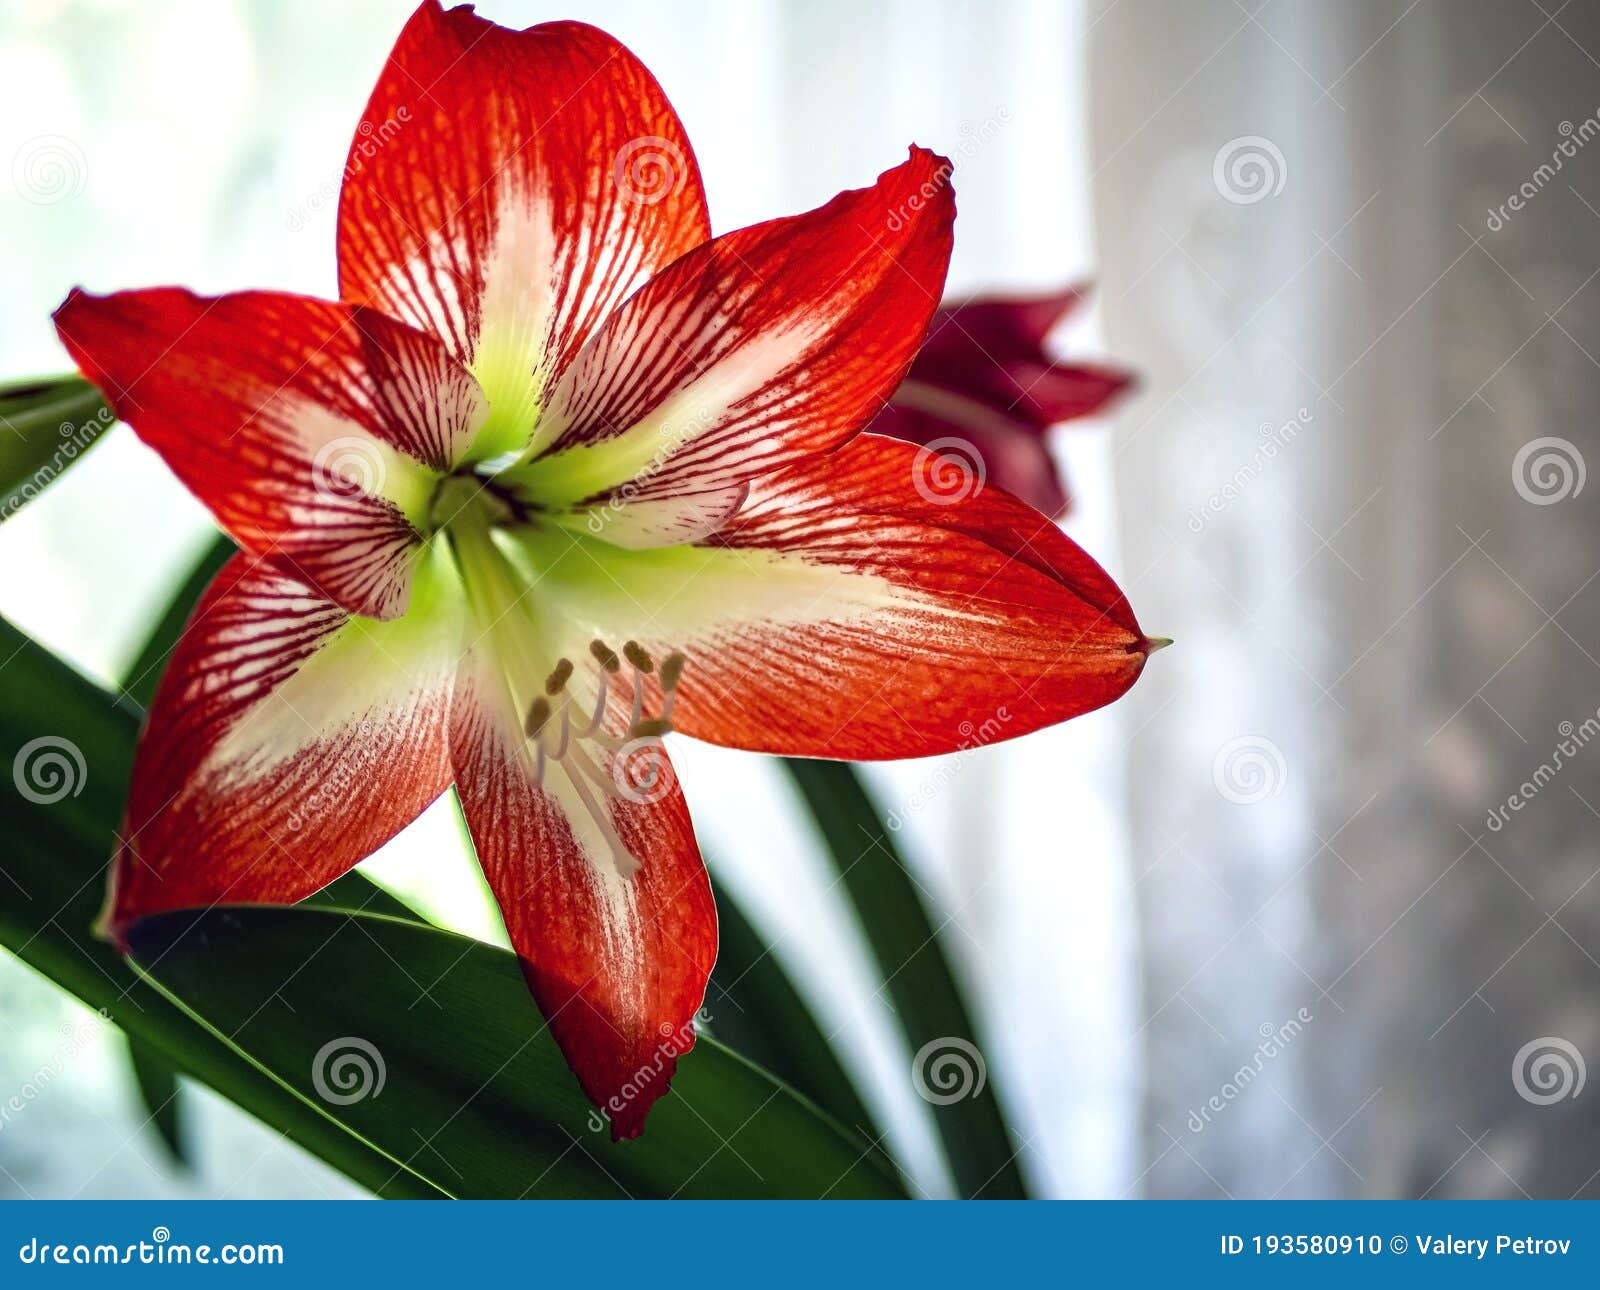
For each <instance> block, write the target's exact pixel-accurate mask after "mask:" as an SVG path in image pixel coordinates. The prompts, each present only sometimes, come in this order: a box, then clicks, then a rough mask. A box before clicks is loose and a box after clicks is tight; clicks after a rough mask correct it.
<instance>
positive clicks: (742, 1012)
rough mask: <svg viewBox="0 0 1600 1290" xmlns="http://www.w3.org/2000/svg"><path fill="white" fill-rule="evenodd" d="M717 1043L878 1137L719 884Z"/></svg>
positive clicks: (820, 1037)
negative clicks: (727, 1047)
mask: <svg viewBox="0 0 1600 1290" xmlns="http://www.w3.org/2000/svg"><path fill="white" fill-rule="evenodd" d="M706 1003H707V1007H708V1008H709V1009H710V1011H711V1024H712V1025H713V1026H715V1027H716V1034H717V1038H718V1039H719V1040H721V1041H722V1042H723V1043H725V1044H727V1045H728V1046H729V1047H731V1048H733V1049H734V1050H735V1051H737V1052H740V1053H743V1054H744V1055H745V1056H746V1057H748V1058H749V1059H750V1060H751V1061H753V1062H756V1063H758V1064H760V1065H762V1066H764V1067H766V1069H768V1070H769V1071H771V1072H772V1073H773V1074H774V1075H776V1076H778V1078H779V1079H782V1080H784V1081H786V1082H787V1083H789V1084H790V1085H792V1086H793V1087H795V1088H797V1089H799V1090H801V1091H802V1092H803V1093H806V1094H807V1095H808V1096H810V1097H811V1098H812V1099H813V1100H814V1101H815V1102H816V1103H817V1104H818V1105H819V1106H821V1107H822V1108H823V1109H824V1110H825V1111H827V1112H829V1113H830V1114H831V1115H832V1116H833V1117H834V1118H835V1119H837V1120H839V1121H840V1122H842V1123H844V1124H847V1125H850V1126H851V1127H852V1128H854V1129H856V1130H857V1131H858V1132H860V1133H862V1134H863V1135H865V1136H867V1137H869V1138H871V1139H872V1140H873V1141H877V1140H878V1138H879V1137H880V1133H879V1130H878V1128H877V1126H876V1125H875V1124H874V1123H873V1119H872V1116H871V1115H870V1114H869V1113H868V1111H867V1108H866V1104H865V1103H864V1102H862V1100H861V1095H860V1094H859V1093H858V1092H857V1091H856V1087H855V1085H854V1083H852V1082H851V1079H850V1076H849V1075H848V1074H847V1073H846V1072H845V1069H844V1067H843V1066H842V1065H840V1063H839V1059H838V1057H836V1056H835V1055H834V1051H833V1045H832V1044H830V1043H829V1042H828V1039H827V1037H826V1036H825V1035H824V1034H823V1033H822V1028H821V1027H820V1026H818V1025H817V1023H816V1020H815V1019H814V1018H813V1017H812V1015H811V1010H810V1009H809V1008H807V1007H806V1004H805V1001H804V1000H803V999H802V998H801V997H800V993H799V991H798V990H796V989H795V987H794V985H793V984H792V983H791V982H790V980H789V977H788V975H787V974H786V973H785V972H784V970H783V968H782V966H781V965H780V964H779V962H778V960H777V958H776V956H775V954H774V951H773V950H772V949H771V948H770V947H769V946H768V945H767V944H766V942H765V941H764V940H763V939H762V938H761V936H760V935H759V934H758V933H757V932H756V930H755V928H754V927H752V926H751V925H750V921H749V919H747V918H746V917H745V914H744V911H743V910H742V909H740V908H739V906H738V904H737V902H735V901H734V900H733V898H732V897H730V896H729V895H728V893H727V891H726V890H725V889H724V888H723V887H722V886H721V885H718V887H717V966H716V969H715V970H714V971H713V972H712V973H711V988H710V989H709V990H708V991H707V994H706Z"/></svg>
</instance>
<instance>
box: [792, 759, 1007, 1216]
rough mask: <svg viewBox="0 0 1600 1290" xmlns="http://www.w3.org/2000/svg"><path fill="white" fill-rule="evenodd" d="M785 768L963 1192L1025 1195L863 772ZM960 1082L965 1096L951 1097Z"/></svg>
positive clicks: (941, 958)
mask: <svg viewBox="0 0 1600 1290" xmlns="http://www.w3.org/2000/svg"><path fill="white" fill-rule="evenodd" d="M784 766H785V767H786V768H787V770H788V772H789V775H790V777H791V778H792V779H793V780H794V783H795V785H796V787H797V788H799V790H800V794H801V796H802V797H803V798H804V800H805V803H806V806H807V807H808V808H809V810H810V813H811V817H812V819H813V820H814V821H815V823H816V826H817V829H818V831H819V833H820V834H821V836H822V839H823V841H824V843H825V844H826V850H827V852H828V854H829V856H830V857H831V858H832V860H833V863H834V867H835V868H836V869H837V870H838V872H839V877H840V878H841V879H842V880H843V884H844V888H845V891H846V892H847V893H848V895H849V897H850V902H851V904H852V905H853V906H854V908H855V912H856V917H857V919H858V921H859V922H860V924H861V929H862V931H863V932H864V933H865V934H866V937H867V943H868V944H869V946H870V947H871V949H872V955H873V958H874V959H875V960H876V961H877V964H878V970H879V971H880V972H882V973H883V977H884V988H886V989H887V990H888V992H889V999H890V1001H891V1002H892V1003H893V1005H894V1009H895V1013H896V1014H897V1015H898V1017H899V1019H900V1027H901V1029H902V1031H903V1032H904V1034H905V1037H906V1042H907V1044H908V1045H909V1046H910V1048H909V1051H910V1053H911V1054H913V1056H912V1059H911V1060H912V1065H913V1067H914V1068H920V1074H921V1075H922V1077H923V1079H924V1082H925V1083H924V1087H925V1088H926V1089H927V1090H928V1091H931V1092H932V1093H933V1094H934V1095H935V1097H936V1098H937V1100H936V1101H935V1100H931V1099H928V1098H926V1097H925V1099H924V1100H927V1101H928V1103H929V1110H930V1111H931V1112H932V1115H933V1118H934V1123H935V1125H936V1127H937V1128H938V1131H939V1137H940V1139H941V1140H942V1141H943V1143H944V1149H945V1154H946V1155H947V1156H948V1157H949V1160H950V1168H951V1172H952V1173H953V1174H954V1175H955V1180H956V1187H957V1189H958V1190H959V1191H960V1193H961V1195H963V1196H966V1197H992V1198H1002V1197H1022V1196H1025V1195H1026V1194H1027V1192H1026V1190H1025V1188H1024V1185H1023V1180H1022V1174H1021V1172H1020V1170H1019V1169H1018V1168H1017V1163H1016V1159H1017V1150H1018V1149H1017V1147H1015V1146H1014V1145H1013V1144H1012V1139H1011V1134H1010V1132H1009V1130H1008V1129H1007V1128H1006V1122H1005V1117H1004V1116H1003V1115H1002V1114H1001V1110H1000V1104H999V1101H998V1099H997V1098H996V1096H995V1089H994V1084H993V1081H991V1080H990V1079H989V1078H988V1075H987V1071H986V1069H985V1067H984V1065H983V1059H982V1056H981V1054H982V1048H981V1046H980V1045H979V1043H978V1036H977V1030H976V1027H975V1026H974V1025H973V1023H972V1017H971V1014H970V1012H969V1011H968V1009H967V1005H966V1002H965V1000H964V999H963V997H962V994H961V988H960V986H959V984H958V983H957V981H956V975H955V972H954V970H953V969H952V968H951V966H950V960H949V959H948V958H947V957H946V955H945V952H944V947H943V945H942V943H941V941H940V937H939V929H938V928H936V927H935V926H934V925H933V922H932V920H931V919H930V918H929V917H928V910H927V907H926V906H925V905H924V904H923V901H922V897H921V894H920V893H919V891H918V889H917V884H916V882H915V881H914V880H913V878H912V877H911V873H910V870H908V869H907V868H906V864H905V860H904V859H903V858H902V857H901V855H900V853H899V850H898V849H897V848H896V846H895V844H894V842H893V841H892V840H891V838H890V836H889V834H888V832H887V830H886V829H885V828H884V826H883V823H882V821H881V820H880V818H879V815H878V812H877V810H876V809H875V808H874V807H873V805H872V800H871V799H870V798H869V797H868V796H867V792H866V789H865V788H864V787H863V786H862V784H861V780H860V778H859V776H858V775H857V774H856V772H855V770H854V768H853V767H851V766H850V765H849V763H847V762H831V761H802V760H799V759H795V758H785V759H784ZM941 1055H943V1056H945V1057H948V1058H950V1064H949V1066H948V1067H947V1068H945V1071H944V1073H946V1074H957V1073H958V1072H959V1074H957V1078H958V1080H959V1082H958V1084H957V1085H956V1086H955V1087H952V1088H949V1089H946V1088H945V1086H944V1084H943V1082H942V1080H941V1069H940V1067H939V1065H938V1063H939V1060H940V1058H941ZM968 1072H970V1073H971V1077H970V1078H969V1077H968ZM915 1073H917V1072H916V1071H915V1070H914V1076H915ZM980 1073H981V1075H982V1078H981V1079H980V1078H978V1077H977V1076H978V1075H979V1074H980ZM957 1088H959V1089H960V1090H961V1091H962V1093H963V1095H962V1096H959V1097H956V1098H955V1100H950V1101H947V1100H946V1097H947V1096H948V1095H949V1094H950V1093H953V1092H955V1091H956V1089H957Z"/></svg>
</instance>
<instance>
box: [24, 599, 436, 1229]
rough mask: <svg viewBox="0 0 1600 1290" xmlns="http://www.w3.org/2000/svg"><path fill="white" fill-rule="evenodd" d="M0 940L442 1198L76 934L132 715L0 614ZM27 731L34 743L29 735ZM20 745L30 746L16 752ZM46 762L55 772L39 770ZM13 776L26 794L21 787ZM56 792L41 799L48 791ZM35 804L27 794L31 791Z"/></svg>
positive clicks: (127, 1027)
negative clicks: (0, 773)
mask: <svg viewBox="0 0 1600 1290" xmlns="http://www.w3.org/2000/svg"><path fill="white" fill-rule="evenodd" d="M0 659H4V660H5V665H4V669H3V672H0V767H6V768H10V770H11V780H10V782H3V781H0V836H3V837H4V838H5V839H6V841H7V845H6V847H5V849H4V851H3V852H0V944H3V945H5V946H6V947H7V948H8V949H10V950H11V951H12V952H13V953H15V954H16V955H17V957H18V958H20V959H22V960H23V961H24V962H25V963H28V964H29V965H30V966H32V967H33V968H34V969H35V970H36V971H38V972H39V973H40V974H41V975H42V976H45V977H47V978H48V979H50V980H52V981H54V982H56V984H58V985H60V986H62V987H63V988H65V989H66V990H67V991H68V992H69V993H71V994H74V995H76V996H77V997H78V998H79V999H82V1000H83V1001H84V1002H85V1003H87V1004H88V1005H89V1006H90V1007H91V1008H96V1009H104V1010H105V1013H106V1015H107V1016H108V1017H110V1018H111V1020H112V1021H114V1022H116V1024H117V1025H118V1026H120V1027H121V1028H122V1030H123V1031H124V1032H125V1033H127V1034H129V1035H131V1036H133V1037H134V1038H135V1039H137V1040H139V1041H140V1042H141V1043H143V1044H144V1045H145V1046H146V1047H147V1048H149V1049H151V1050H153V1051H154V1052H156V1053H158V1054H159V1055H160V1056H161V1057H162V1058H164V1059H165V1060H166V1061H167V1063H168V1064H170V1065H171V1066H172V1067H173V1068H174V1069H176V1070H178V1071H181V1072H182V1073H183V1074H185V1075H188V1076H190V1077H192V1078H194V1079H196V1080H199V1081H200V1082H202V1083H204V1084H208V1085H210V1086H211V1087H212V1088H214V1089H216V1090H217V1091H218V1092H219V1093H221V1094H222V1095H223V1096H224V1097H227V1098H229V1099H230V1100H232V1101H233V1102H236V1103H237V1104H238V1105H240V1106H242V1107H244V1108H245V1110H247V1111H250V1112H251V1113H252V1114H254V1115H255V1116H257V1117H258V1118H259V1119H261V1120H263V1121H265V1122H266V1123H268V1124H270V1125H272V1126H274V1127H275V1128H276V1129H278V1130H279V1131H280V1132H281V1133H283V1134H284V1136H286V1137H287V1138H289V1139H290V1140H291V1141H294V1142H297V1143H299V1144H300V1145H301V1146H302V1147H304V1148H306V1150H308V1151H310V1152H312V1153H313V1154H314V1155H318V1156H321V1157H322V1158H323V1159H324V1160H326V1161H328V1163H329V1164H331V1165H333V1166H334V1168H336V1169H339V1170H341V1171H342V1172H343V1173H345V1174H347V1175H349V1176H350V1177H351V1178H353V1179H355V1180H356V1181H357V1182H358V1183H361V1184H362V1185H363V1186H365V1187H367V1188H369V1189H371V1190H373V1191H375V1192H378V1193H379V1194H383V1195H390V1196H400V1197H414V1198H421V1197H428V1196H438V1195H442V1194H443V1193H441V1192H440V1191H439V1190H438V1189H437V1188H434V1187H432V1186H430V1185H428V1184H427V1183H426V1182H425V1181H423V1180H422V1179H421V1178H418V1177H416V1176H414V1175H410V1174H407V1175H404V1176H401V1177H399V1178H395V1177H394V1169H393V1165H392V1163H391V1162H390V1161H388V1160H387V1159H386V1158H384V1157H383V1156H382V1155H381V1153H379V1152H377V1151H376V1150H374V1149H373V1148H372V1147H371V1146H370V1145H368V1144H366V1143H363V1142H361V1141H360V1140H359V1139H357V1138H355V1137H354V1136H352V1135H351V1134H349V1133H347V1132H344V1131H342V1130H339V1129H338V1128H337V1126H334V1125H332V1124H330V1122H329V1121H328V1120H327V1119H326V1117H324V1116H322V1115H321V1114H320V1113H318V1112H317V1111H316V1110H315V1108H312V1107H308V1106H307V1105H306V1104H305V1103H304V1102H303V1101H302V1100H301V1099H299V1098H297V1097H295V1096H293V1095H292V1094H291V1093H290V1092H289V1091H288V1090H286V1089H283V1088H282V1087H281V1086H279V1085H278V1084H276V1083H274V1082H273V1081H271V1080H268V1079H264V1078H263V1077H262V1074H261V1072H260V1071H259V1070H257V1069H256V1068H255V1067H254V1066H253V1065H252V1063H250V1062H249V1061H248V1060H247V1059H246V1058H244V1057H242V1056H241V1055H240V1054H239V1053H237V1052H236V1051H234V1050H233V1049H231V1048H229V1047H228V1046H227V1045H225V1044H222V1043H219V1042H218V1041H217V1040H216V1038H215V1037H214V1036H213V1035H211V1034H210V1033H209V1032H207V1031H206V1030H204V1029H203V1028H202V1027H200V1026H199V1025H198V1024H196V1023H195V1022H194V1021H193V1020H192V1019H191V1018H190V1017H189V1016H188V1015H187V1014H185V1013H184V1012H182V1011H181V1010H179V1009H178V1008H176V1007H175V1006H174V1005H173V1004H172V1003H170V1002H169V1001H168V1000H167V999H166V998H164V997H163V996H161V995H160V994H158V993H157V992H156V991H154V990H153V989H151V988H150V987H149V986H147V985H145V984H144V983H142V982H141V981H140V980H139V979H138V977H137V976H136V975H135V974H134V973H133V971H132V970H131V969H130V968H129V967H128V965H127V964H126V963H125V962H124V961H123V960H122V959H121V958H120V957H119V956H118V955H117V954H116V953H115V951H113V950H112V949H111V947H110V946H109V945H107V944H106V943H105V942H103V941H101V940H98V939H97V938H96V937H95V936H94V935H93V934H92V933H91V931H90V927H91V925H92V924H93V922H94V920H95V917H96V914H97V912H98V910H99V906H100V902H101V899H102V895H103V892H104V888H105V868H106V859H107V857H109V856H110V854H111V849H112V846H113V843H114V841H115V825H116V820H117V818H118V816H119V814H120V812H121V809H122V795H123V786H124V785H125V784H126V783H127V778H128V771H129V768H130V766H131V764H132V757H133V741H134V735H135V733H136V731H137V728H138V720H139V714H138V711H137V709H136V708H134V707H133V705H131V704H126V703H119V702H118V701H117V700H115V699H114V698H112V696H109V695H107V694H106V693H105V692H104V691H103V690H101V689H100V688H99V687H98V686H96V685H94V684H93V683H92V682H90V681H88V680H87V679H85V678H84V677H82V676H80V675H78V674H77V673H76V672H74V671H73V670H72V669H71V668H69V667H67V666H66V664H64V663H62V662H61V661H60V660H59V659H57V658H54V657H53V656H52V655H51V654H49V653H48V652H47V651H46V650H44V649H42V648H40V647H39V646H38V645H36V644H35V643H34V642H33V641H31V640H29V639H28V638H27V637H26V636H24V635H22V634H21V633H20V632H18V631H17V630H16V629H15V628H14V627H12V626H11V625H10V624H9V623H6V622H4V621H3V620H0ZM41 740H44V741H48V742H39V741H41ZM24 749H31V751H29V752H28V753H27V754H26V755H24V751H23V750H24ZM51 757H54V758H57V759H58V760H57V761H55V762H54V765H55V766H57V767H58V768H59V769H60V770H61V772H62V774H63V775H64V776H66V778H59V779H52V778H51V777H50V776H49V774H48V772H49V770H50V765H51V763H50V762H48V761H46V760H43V759H45V758H51ZM24 785H26V787H27V788H28V792H29V794H31V796H25V795H24V794H23V791H22V788H23V786H24ZM58 792H59V793H60V794H61V796H60V797H59V798H57V799H56V800H54V801H52V800H49V799H50V798H52V797H54V796H55V794H57V793H58ZM36 799H37V800H36Z"/></svg>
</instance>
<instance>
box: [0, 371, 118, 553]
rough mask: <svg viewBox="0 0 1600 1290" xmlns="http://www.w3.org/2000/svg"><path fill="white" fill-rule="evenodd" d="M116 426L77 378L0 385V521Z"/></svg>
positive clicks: (96, 393) (89, 387) (93, 393)
mask: <svg viewBox="0 0 1600 1290" xmlns="http://www.w3.org/2000/svg"><path fill="white" fill-rule="evenodd" d="M115 423H116V418H114V417H113V416H112V415H111V410H110V409H109V408H108V407H106V404H105V400H104V399H102V398H101V397H100V391H99V390H97V389H95V388H94V386H92V385H90V384H89V382H88V381H86V380H84V379H83V378H82V377H81V376H51V377H43V378H40V379H38V380H28V381H12V382H9V383H6V384H4V385H0V522H4V521H5V520H7V519H9V518H10V517H11V516H12V515H14V514H15V513H16V512H17V511H19V510H21V509H22V507H24V506H25V505H27V504H28V503H29V502H30V501H32V500H33V499H34V497H36V496H37V495H38V494H39V493H40V492H41V491H43V490H44V488H45V487H46V486H48V485H49V484H50V483H51V482H52V481H53V480H55V479H56V478H57V477H58V476H59V475H60V474H61V473H62V471H64V470H65V469H66V468H67V467H68V466H70V465H71V464H72V463H73V462H74V461H76V460H77V459H78V458H79V457H81V456H83V454H84V453H86V452H88V451H89V449H90V448H92V447H93V446H94V444H95V443H96V442H97V441H98V440H99V438H100V436H101V435H102V434H103V433H105V431H107V430H109V429H110V428H111V427H112V426H113V425H114V424H115Z"/></svg>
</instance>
